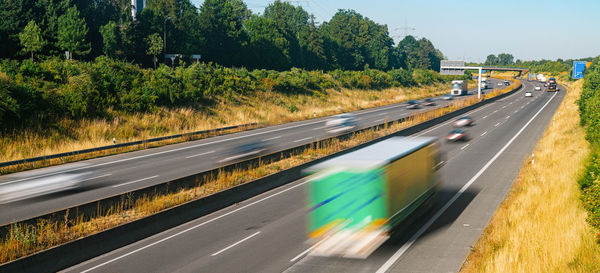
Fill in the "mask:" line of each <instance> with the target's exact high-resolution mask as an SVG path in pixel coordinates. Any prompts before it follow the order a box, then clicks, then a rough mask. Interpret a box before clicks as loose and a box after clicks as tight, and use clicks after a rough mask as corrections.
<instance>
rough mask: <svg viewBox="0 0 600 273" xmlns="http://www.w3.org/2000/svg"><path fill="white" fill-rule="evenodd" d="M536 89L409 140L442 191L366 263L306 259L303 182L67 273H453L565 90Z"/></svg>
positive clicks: (526, 85) (527, 85)
mask: <svg viewBox="0 0 600 273" xmlns="http://www.w3.org/2000/svg"><path fill="white" fill-rule="evenodd" d="M536 84H538V83H533V82H527V81H523V85H524V87H523V89H522V91H518V92H516V93H515V94H512V95H510V96H508V97H505V98H503V99H501V100H498V101H496V102H493V103H490V104H487V105H484V106H482V107H480V108H477V109H475V110H472V111H471V112H469V113H468V114H467V115H469V116H471V117H472V118H473V119H474V120H475V125H474V126H472V127H469V128H467V132H468V134H469V136H470V140H469V141H467V142H464V143H446V142H444V141H442V139H443V137H445V136H446V135H447V134H448V132H449V131H450V130H452V124H451V122H452V121H448V122H445V123H442V124H439V125H436V126H434V127H432V128H429V129H427V130H424V131H422V132H419V133H418V134H415V135H413V136H433V137H437V138H440V143H441V145H442V146H441V147H442V150H443V151H444V153H445V154H446V164H445V165H444V167H443V168H442V169H441V170H440V177H441V179H442V180H443V181H444V184H443V186H442V189H441V191H440V193H439V196H438V198H437V199H436V200H435V203H434V204H433V205H432V208H431V209H430V210H429V211H427V212H425V213H424V214H423V215H421V216H420V217H415V218H413V220H414V222H413V223H410V224H407V225H406V226H404V227H403V229H402V231H401V232H397V233H395V234H394V236H393V237H392V238H391V239H390V240H388V241H387V242H386V243H385V244H384V245H383V246H381V247H380V248H379V249H378V250H377V251H375V252H374V253H373V254H372V255H371V256H370V257H369V258H367V259H365V260H360V259H340V258H319V257H313V256H307V255H306V254H307V253H308V251H309V248H310V244H308V243H307V242H306V238H307V237H306V200H305V198H306V185H307V184H306V183H307V182H306V181H305V180H304V179H302V180H298V181H294V182H292V183H289V184H287V185H285V186H282V187H279V188H277V189H274V190H271V191H269V192H266V193H264V194H261V195H259V196H256V197H254V198H250V199H248V200H246V201H244V202H240V203H238V204H236V205H234V206H230V207H228V208H225V209H222V210H220V211H217V212H215V213H212V214H210V215H206V216H204V217H201V218H198V219H196V220H194V221H190V222H188V223H185V224H183V225H180V226H178V227H175V228H173V229H170V230H167V231H164V232H162V233H159V234H156V235H154V236H152V237H149V238H146V239H144V240H141V241H138V242H136V243H134V244H131V245H128V246H125V247H123V248H120V249H117V250H115V251H112V252H110V253H107V254H105V255H102V256H99V257H96V258H94V259H92V260H89V261H86V262H83V263H81V264H79V265H76V266H73V267H71V268H69V269H67V270H65V271H64V272H457V271H458V270H459V269H460V267H461V265H462V263H463V262H464V260H465V259H466V257H467V256H468V254H469V253H470V249H471V247H472V246H473V245H474V244H475V242H476V241H477V239H478V238H479V236H480V234H481V232H482V231H483V229H484V228H485V226H486V225H487V223H488V222H489V220H490V219H491V217H492V215H493V214H494V212H495V210H496V208H497V207H498V205H499V204H500V203H501V202H502V200H504V198H505V196H506V194H507V192H508V190H509V189H510V187H511V184H512V182H513V180H514V178H515V177H516V175H517V173H518V171H519V170H520V168H521V166H522V164H523V161H524V160H525V159H526V158H527V156H529V155H530V153H531V151H532V150H533V147H534V145H535V144H536V142H537V140H538V139H539V138H540V137H541V135H542V134H543V132H544V130H545V128H546V127H547V126H552V125H551V119H552V115H553V114H554V112H555V111H556V109H557V108H558V105H559V104H560V102H561V101H562V99H563V97H564V90H565V89H564V88H561V91H560V92H557V93H548V92H545V91H532V92H533V97H525V96H524V93H525V91H526V90H533V86H534V85H536ZM549 124H550V125H549ZM148 175H150V174H148Z"/></svg>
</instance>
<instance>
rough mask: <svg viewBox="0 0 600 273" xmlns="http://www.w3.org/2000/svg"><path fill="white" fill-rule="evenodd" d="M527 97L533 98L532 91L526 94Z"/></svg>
mask: <svg viewBox="0 0 600 273" xmlns="http://www.w3.org/2000/svg"><path fill="white" fill-rule="evenodd" d="M525 97H533V94H532V93H531V91H527V92H525Z"/></svg>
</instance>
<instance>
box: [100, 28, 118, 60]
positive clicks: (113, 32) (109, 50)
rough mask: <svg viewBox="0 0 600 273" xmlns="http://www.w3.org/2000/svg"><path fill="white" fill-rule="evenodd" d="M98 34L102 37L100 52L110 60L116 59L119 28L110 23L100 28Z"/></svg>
mask: <svg viewBox="0 0 600 273" xmlns="http://www.w3.org/2000/svg"><path fill="white" fill-rule="evenodd" d="M100 34H101V35H102V45H103V47H102V51H103V52H104V54H106V56H109V57H111V58H114V57H116V55H117V54H118V51H119V45H120V35H119V27H118V26H117V23H115V22H114V21H110V22H108V23H107V24H106V25H103V26H101V27H100Z"/></svg>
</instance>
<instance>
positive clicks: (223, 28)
mask: <svg viewBox="0 0 600 273" xmlns="http://www.w3.org/2000/svg"><path fill="white" fill-rule="evenodd" d="M250 14H251V13H250V11H249V10H248V8H247V7H246V4H244V2H242V1H241V0H206V1H204V3H202V6H201V7H200V15H199V30H200V34H201V35H202V38H203V39H202V41H201V44H202V55H203V56H206V61H213V62H217V63H219V64H221V65H224V66H232V65H243V64H244V57H245V56H246V55H247V54H245V52H244V47H245V46H246V45H247V43H248V37H247V34H246V32H245V31H244V26H243V22H244V21H245V20H246V19H248V18H250Z"/></svg>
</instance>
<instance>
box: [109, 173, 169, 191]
mask: <svg viewBox="0 0 600 273" xmlns="http://www.w3.org/2000/svg"><path fill="white" fill-rule="evenodd" d="M156 177H158V175H155V176H150V177H146V178H142V179H138V180H134V181H129V182H125V183H123V184H119V185H114V186H112V187H113V188H116V187H120V186H125V185H128V184H132V183H137V182H142V181H144V180H148V179H152V178H156Z"/></svg>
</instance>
